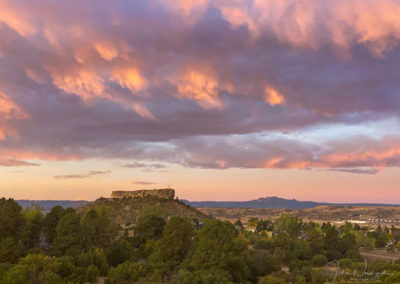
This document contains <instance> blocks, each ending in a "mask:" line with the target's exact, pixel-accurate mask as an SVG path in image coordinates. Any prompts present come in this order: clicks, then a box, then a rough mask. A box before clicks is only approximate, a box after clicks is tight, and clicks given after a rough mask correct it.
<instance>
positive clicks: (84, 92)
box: [53, 69, 105, 100]
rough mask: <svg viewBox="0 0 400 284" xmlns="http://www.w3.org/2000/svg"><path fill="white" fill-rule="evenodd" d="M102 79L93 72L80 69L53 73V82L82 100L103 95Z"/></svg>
mask: <svg viewBox="0 0 400 284" xmlns="http://www.w3.org/2000/svg"><path fill="white" fill-rule="evenodd" d="M103 82H104V80H103V78H101V77H100V76H99V75H97V74H96V73H95V72H91V71H88V70H85V69H81V70H79V71H77V72H75V73H74V74H67V75H60V74H53V83H54V84H55V85H56V86H57V87H58V88H60V89H62V90H64V91H65V92H67V93H69V94H76V95H78V96H80V97H81V98H82V99H83V100H89V99H92V98H94V97H96V96H98V97H103V96H104V88H105V87H104V84H103Z"/></svg>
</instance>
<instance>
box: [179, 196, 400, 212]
mask: <svg viewBox="0 0 400 284" xmlns="http://www.w3.org/2000/svg"><path fill="white" fill-rule="evenodd" d="M184 202H185V203H187V204H189V205H191V206H193V207H197V208H204V207H211V208H216V207H220V208H280V209H289V210H297V209H310V208H314V207H318V206H323V205H337V206H396V207H397V206H400V205H398V204H397V205H396V204H379V203H326V202H315V201H298V200H296V199H285V198H280V197H275V196H273V197H263V198H258V199H256V200H249V201H188V200H184Z"/></svg>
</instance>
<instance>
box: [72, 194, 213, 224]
mask: <svg viewBox="0 0 400 284" xmlns="http://www.w3.org/2000/svg"><path fill="white" fill-rule="evenodd" d="M103 206H106V207H109V208H110V214H111V216H112V218H113V219H114V221H115V222H116V223H118V224H135V223H136V222H137V219H138V216H139V212H141V211H143V210H146V209H147V210H149V211H151V210H156V211H157V214H158V215H160V216H161V217H163V218H167V217H170V216H180V217H183V218H189V219H199V220H201V219H205V218H209V217H208V215H207V214H204V213H202V212H200V211H199V210H197V209H195V208H193V207H190V206H188V205H186V204H185V203H183V202H181V201H179V200H177V199H165V198H159V197H157V196H146V197H143V198H130V197H124V198H99V199H97V200H96V201H94V202H92V203H89V204H87V205H86V206H84V207H82V208H79V209H78V211H79V212H82V211H88V210H90V209H92V208H96V207H103Z"/></svg>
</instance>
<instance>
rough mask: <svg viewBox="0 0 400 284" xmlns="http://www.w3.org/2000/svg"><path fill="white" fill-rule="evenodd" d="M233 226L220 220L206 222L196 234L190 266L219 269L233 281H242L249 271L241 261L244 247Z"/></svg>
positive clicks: (242, 260)
mask: <svg viewBox="0 0 400 284" xmlns="http://www.w3.org/2000/svg"><path fill="white" fill-rule="evenodd" d="M237 236H238V232H237V230H236V228H235V226H234V225H232V224H231V223H229V222H223V221H220V220H207V221H206V223H205V226H204V227H203V228H202V229H201V230H200V231H199V232H198V234H197V239H196V246H195V249H194V253H193V256H192V265H193V267H194V268H195V269H198V270H202V269H203V270H208V269H211V268H220V269H223V270H226V271H228V272H229V273H230V274H231V275H232V277H233V279H234V280H235V281H239V282H240V281H244V280H246V279H247V278H248V277H249V276H250V275H249V274H250V269H249V267H248V266H247V264H246V263H245V261H244V259H243V255H244V252H245V250H246V245H245V243H243V242H242V241H241V240H240V239H238V238H237Z"/></svg>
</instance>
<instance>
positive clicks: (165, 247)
mask: <svg viewBox="0 0 400 284" xmlns="http://www.w3.org/2000/svg"><path fill="white" fill-rule="evenodd" d="M193 235H194V228H193V226H192V224H191V223H190V222H189V221H188V220H187V219H184V218H181V217H177V216H174V217H171V218H170V219H169V221H168V223H167V224H166V226H165V227H164V231H163V237H162V238H161V239H159V240H158V241H157V243H156V248H155V252H154V257H155V259H158V260H160V261H162V262H164V263H167V265H168V266H169V267H170V268H172V267H175V266H176V265H178V264H179V263H180V262H181V261H182V260H183V259H184V258H185V256H186V254H187V253H188V251H189V249H190V248H191V245H192V237H193Z"/></svg>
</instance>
